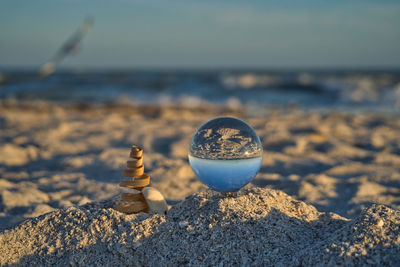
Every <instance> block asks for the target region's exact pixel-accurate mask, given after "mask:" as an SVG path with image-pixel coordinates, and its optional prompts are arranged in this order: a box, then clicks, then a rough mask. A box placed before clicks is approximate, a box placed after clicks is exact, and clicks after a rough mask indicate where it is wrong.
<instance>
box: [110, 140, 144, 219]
mask: <svg viewBox="0 0 400 267" xmlns="http://www.w3.org/2000/svg"><path fill="white" fill-rule="evenodd" d="M126 165H127V168H125V169H124V170H123V172H122V176H123V177H127V178H130V179H129V180H121V181H120V183H119V186H121V187H126V188H129V189H133V190H135V191H136V192H134V193H122V195H121V198H120V199H119V200H118V201H117V202H116V204H115V206H114V209H116V210H118V211H120V212H123V213H127V214H132V213H139V212H149V206H148V204H147V202H146V199H145V197H144V195H143V193H142V190H143V188H144V187H145V186H147V185H149V183H150V176H149V175H148V174H146V173H145V172H144V166H143V149H141V148H140V147H137V146H132V148H131V153H130V155H129V159H128V161H127V162H126Z"/></svg>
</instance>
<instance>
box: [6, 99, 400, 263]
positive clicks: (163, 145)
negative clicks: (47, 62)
mask: <svg viewBox="0 0 400 267" xmlns="http://www.w3.org/2000/svg"><path fill="white" fill-rule="evenodd" d="M218 116H233V117H236V118H239V119H242V120H244V121H246V122H247V123H248V124H249V125H251V126H252V127H253V128H254V129H255V130H256V132H257V134H258V135H259V137H260V139H261V142H262V145H263V149H264V151H263V161H262V165H261V169H260V172H259V174H258V175H257V176H256V178H255V179H254V180H253V182H252V183H250V184H249V185H247V186H246V187H245V188H244V189H242V190H241V191H240V192H239V193H238V194H234V195H228V196H227V195H222V194H218V193H214V192H212V191H210V190H207V188H206V186H204V185H203V184H202V183H201V182H200V181H199V180H198V179H197V178H196V177H195V175H194V173H193V171H192V170H191V168H190V165H189V162H188V158H187V156H188V149H189V143H190V140H191V138H192V136H193V134H194V133H195V131H196V129H198V128H199V127H200V126H201V125H202V124H203V123H205V122H207V121H208V120H210V119H213V118H215V117H218ZM399 136H400V119H399V117H398V116H394V115H387V114H386V115H385V114H374V113H355V112H353V113H345V112H337V111H336V112H333V111H328V110H324V111H317V110H314V111H313V110H310V111H304V110H301V109H296V108H292V109H286V110H283V109H268V110H267V109H266V110H263V111H261V112H258V113H254V112H249V111H248V110H243V109H240V108H236V109H233V108H232V109H227V108H221V107H218V106H211V105H210V106H205V107H203V108H188V107H160V106H150V105H149V106H132V105H126V106H125V105H105V104H103V105H71V104H70V105H56V104H50V103H35V104H33V103H30V104H27V103H23V102H15V103H14V102H4V103H2V104H1V105H0V140H1V146H0V178H1V179H0V229H1V232H0V250H1V253H0V255H1V256H0V265H2V266H3V265H4V266H13V265H18V266H32V264H33V265H54V264H55V265H73V266H76V265H96V266H97V265H137V266H142V265H145V266H149V265H150V266H157V265H160V264H162V265H172V266H175V265H193V266H197V265H210V266H218V265H219V266H259V265H277V266H293V265H303V266H310V265H321V266H325V265H331V266H332V265H388V266H395V265H397V264H398V263H399V262H400V227H399V224H400V211H399V208H400V139H399ZM132 145H138V146H141V147H142V148H143V150H144V165H145V168H146V172H147V173H148V174H150V176H151V186H152V187H154V188H157V189H158V190H160V191H161V193H162V194H163V195H164V197H165V198H166V200H167V202H168V204H169V205H170V210H169V211H168V212H167V214H166V215H159V214H145V213H140V214H134V215H125V214H122V213H119V212H117V211H115V210H113V209H112V206H113V203H114V202H115V199H116V198H117V197H118V195H119V194H120V193H121V192H122V191H123V190H122V189H121V188H120V187H119V186H118V183H119V180H120V179H121V172H122V170H123V168H124V166H125V163H126V158H127V157H128V155H129V150H130V147H131V146H132ZM38 216H39V217H38Z"/></svg>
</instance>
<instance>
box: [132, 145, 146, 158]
mask: <svg viewBox="0 0 400 267" xmlns="http://www.w3.org/2000/svg"><path fill="white" fill-rule="evenodd" d="M142 154H143V149H141V148H140V147H137V146H132V148H131V154H130V155H129V157H131V158H141V157H142Z"/></svg>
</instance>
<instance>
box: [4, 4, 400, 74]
mask: <svg viewBox="0 0 400 267" xmlns="http://www.w3.org/2000/svg"><path fill="white" fill-rule="evenodd" d="M87 15H90V16H92V17H94V20H95V22H94V27H93V29H92V31H91V32H90V33H89V34H88V36H87V37H86V38H85V40H84V41H83V44H82V49H81V51H80V52H79V53H78V54H76V55H73V56H71V57H68V58H67V59H66V60H65V61H64V62H62V66H64V67H71V68H169V67H173V68H219V67H231V68H245V67H257V68H259V67H261V68H262V67H266V68H301V67H306V68H319V67H321V68H338V67H339V68H340V67H345V68H352V67H362V68H375V67H378V68H386V67H389V68H399V67H400V1H398V0H376V1H373V0H354V1H351V0H335V1H330V0H318V1H317V0H315V1H311V0H303V1H293V0H290V1H289V0H276V1H268V0H264V1H237V0H230V1H215V0H213V1H210V0H202V1H193V0H168V1H167V0H137V1H135V0H113V1H110V0H108V1H105V0H96V1H93V0H35V1H32V0H0V66H10V67H17V68H18V67H36V66H39V65H41V64H43V63H45V62H46V61H48V60H49V59H50V58H51V57H52V56H53V54H54V53H55V52H56V51H57V50H58V48H59V47H60V46H61V44H62V43H63V42H64V41H65V40H66V39H67V38H68V37H69V36H70V35H71V34H72V33H73V32H74V31H75V30H76V29H77V28H78V27H79V26H80V24H81V23H82V22H83V20H84V18H85V17H86V16H87Z"/></svg>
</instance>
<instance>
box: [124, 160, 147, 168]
mask: <svg viewBox="0 0 400 267" xmlns="http://www.w3.org/2000/svg"><path fill="white" fill-rule="evenodd" d="M142 165H143V158H130V159H128V161H127V162H126V166H127V167H128V168H136V167H140V166H142Z"/></svg>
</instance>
